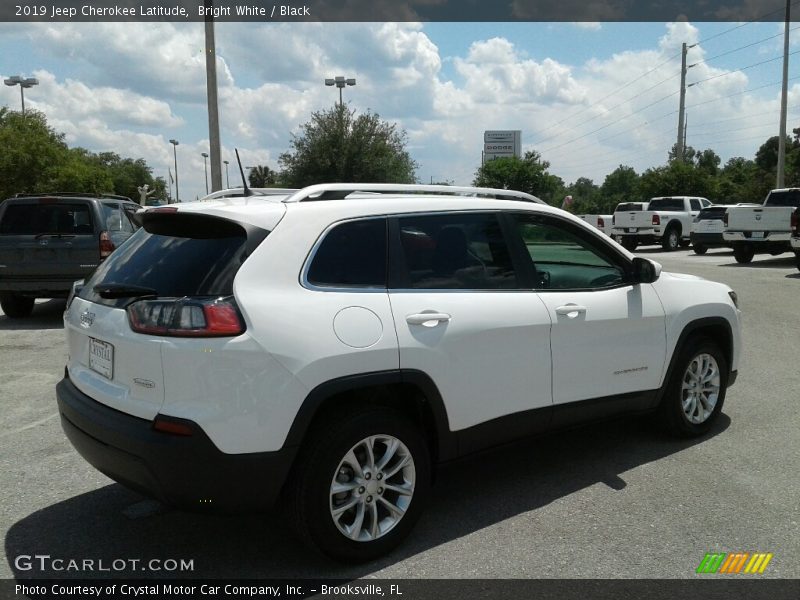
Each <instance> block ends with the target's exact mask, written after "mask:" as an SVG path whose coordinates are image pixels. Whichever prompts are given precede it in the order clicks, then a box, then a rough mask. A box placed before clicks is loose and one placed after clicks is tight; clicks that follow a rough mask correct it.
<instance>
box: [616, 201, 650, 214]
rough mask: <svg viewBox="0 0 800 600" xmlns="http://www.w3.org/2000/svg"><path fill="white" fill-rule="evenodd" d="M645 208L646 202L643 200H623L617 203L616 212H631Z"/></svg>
mask: <svg viewBox="0 0 800 600" xmlns="http://www.w3.org/2000/svg"><path fill="white" fill-rule="evenodd" d="M639 210H644V204H643V203H641V202H621V203H620V204H617V208H615V209H614V212H630V211H639Z"/></svg>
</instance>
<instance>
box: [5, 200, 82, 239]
mask: <svg viewBox="0 0 800 600" xmlns="http://www.w3.org/2000/svg"><path fill="white" fill-rule="evenodd" d="M92 233H93V229H92V217H91V213H90V211H89V206H88V204H86V203H83V202H80V203H78V202H71V203H60V204H56V203H52V204H51V203H36V204H34V203H9V204H8V205H7V206H6V209H5V212H4V213H3V217H2V221H0V235H41V234H51V235H90V234H92Z"/></svg>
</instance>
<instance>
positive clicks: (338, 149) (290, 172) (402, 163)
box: [278, 104, 418, 187]
mask: <svg viewBox="0 0 800 600" xmlns="http://www.w3.org/2000/svg"><path fill="white" fill-rule="evenodd" d="M406 143H407V135H406V132H405V131H404V130H402V129H398V128H397V126H396V125H394V124H390V123H387V122H385V121H382V120H381V119H380V117H379V115H377V114H376V113H372V112H369V111H367V112H366V113H364V114H361V115H358V116H356V111H355V110H350V108H348V107H347V106H343V105H340V104H337V105H335V106H334V107H333V108H331V109H329V110H324V111H320V112H315V113H312V115H311V120H310V121H309V122H308V123H306V124H305V125H303V126H302V131H301V133H300V135H298V136H293V137H292V141H291V145H292V149H291V150H290V151H288V152H284V153H283V154H281V155H280V158H279V159H278V162H279V164H280V166H281V168H282V172H281V175H280V179H281V181H282V183H283V184H285V185H287V186H288V187H304V186H307V185H312V184H315V183H324V182H356V183H358V182H380V183H414V182H415V181H416V177H415V171H416V169H417V166H418V165H417V163H416V162H415V161H414V160H412V159H411V156H410V155H409V153H408V151H407V150H406Z"/></svg>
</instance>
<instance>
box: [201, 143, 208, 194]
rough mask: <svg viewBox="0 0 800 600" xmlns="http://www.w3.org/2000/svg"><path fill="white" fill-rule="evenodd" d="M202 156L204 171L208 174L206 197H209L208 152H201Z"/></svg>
mask: <svg viewBox="0 0 800 600" xmlns="http://www.w3.org/2000/svg"><path fill="white" fill-rule="evenodd" d="M200 156H202V157H203V170H204V171H205V173H206V196H208V152H201V153H200Z"/></svg>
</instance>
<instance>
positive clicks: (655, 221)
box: [653, 215, 661, 225]
mask: <svg viewBox="0 0 800 600" xmlns="http://www.w3.org/2000/svg"><path fill="white" fill-rule="evenodd" d="M653 225H661V217H659V216H658V215H653Z"/></svg>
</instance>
